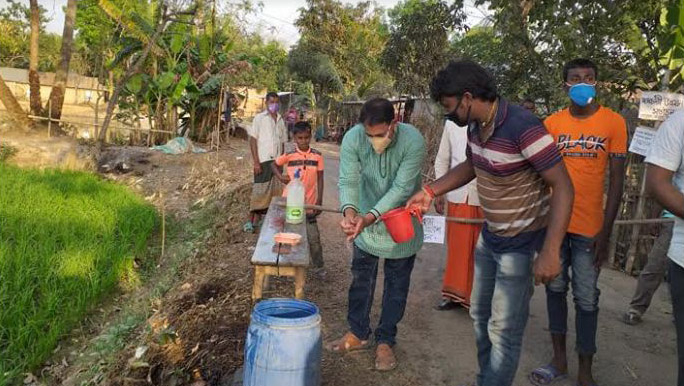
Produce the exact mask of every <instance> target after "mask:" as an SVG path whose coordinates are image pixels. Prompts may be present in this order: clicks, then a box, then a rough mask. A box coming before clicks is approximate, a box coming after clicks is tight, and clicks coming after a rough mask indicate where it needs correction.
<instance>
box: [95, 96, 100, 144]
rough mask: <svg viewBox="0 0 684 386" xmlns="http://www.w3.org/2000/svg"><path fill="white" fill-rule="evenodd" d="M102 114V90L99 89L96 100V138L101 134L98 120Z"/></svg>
mask: <svg viewBox="0 0 684 386" xmlns="http://www.w3.org/2000/svg"><path fill="white" fill-rule="evenodd" d="M99 112H100V88H99V87H98V89H97V98H95V138H97V137H98V134H100V128H99V126H98V124H97V118H98V115H99Z"/></svg>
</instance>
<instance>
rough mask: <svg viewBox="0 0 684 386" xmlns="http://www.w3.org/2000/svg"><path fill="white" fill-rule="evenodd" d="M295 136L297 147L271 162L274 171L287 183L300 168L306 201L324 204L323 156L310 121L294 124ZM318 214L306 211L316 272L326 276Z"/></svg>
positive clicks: (310, 210) (311, 252) (308, 233)
mask: <svg viewBox="0 0 684 386" xmlns="http://www.w3.org/2000/svg"><path fill="white" fill-rule="evenodd" d="M292 137H293V139H294V143H295V145H296V146H295V148H294V150H291V151H288V152H286V153H285V154H283V155H281V156H280V157H278V158H276V160H275V162H274V163H273V165H271V166H272V168H273V174H275V176H276V177H277V178H278V179H279V180H280V181H281V182H282V183H283V184H285V185H287V184H288V183H289V182H290V181H292V179H294V177H295V172H296V171H297V170H299V171H300V172H299V174H300V179H301V180H302V183H303V184H304V202H305V203H306V204H309V205H321V204H322V203H323V155H322V154H321V152H319V151H318V150H316V149H312V148H311V147H310V144H311V125H310V124H309V122H306V121H301V122H297V123H295V124H294V127H293V128H292ZM283 166H284V167H285V168H286V172H285V173H282V172H281V171H280V167H283ZM283 197H287V186H285V191H284V192H283ZM319 214H321V211H320V210H312V209H309V210H307V213H306V234H307V237H308V239H309V250H310V254H311V262H312V263H313V267H314V270H313V272H314V274H315V275H316V276H317V277H318V278H321V279H322V278H324V277H325V271H323V249H322V248H321V238H320V233H319V231H318V222H317V220H316V218H317V217H318V215H319Z"/></svg>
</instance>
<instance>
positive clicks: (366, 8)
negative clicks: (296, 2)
mask: <svg viewBox="0 0 684 386" xmlns="http://www.w3.org/2000/svg"><path fill="white" fill-rule="evenodd" d="M299 12H300V15H299V18H298V19H297V20H296V22H295V25H296V26H297V27H298V28H299V31H300V34H301V38H300V40H299V42H298V43H297V45H296V46H295V47H294V48H293V49H292V50H291V51H290V58H289V60H288V64H289V68H290V71H291V72H292V74H293V75H295V76H297V77H298V78H299V79H300V80H302V81H306V80H309V81H311V82H312V83H313V84H314V86H315V88H316V91H317V94H318V95H319V97H322V96H323V95H322V94H327V95H328V96H330V97H332V98H333V99H334V98H339V97H341V96H342V95H348V94H358V93H359V91H363V90H367V89H369V88H371V87H372V86H373V85H374V83H375V82H377V81H378V79H379V73H381V72H382V68H381V65H380V56H381V54H382V50H383V48H384V46H385V42H386V39H387V30H386V27H385V26H384V25H383V23H382V9H379V8H374V7H373V6H372V4H371V3H370V2H361V3H358V4H357V5H355V6H353V5H349V4H343V3H342V2H340V1H336V0H307V6H306V7H305V8H302V9H300V10H299ZM307 59H308V60H307ZM309 61H310V62H309ZM340 86H341V87H340Z"/></svg>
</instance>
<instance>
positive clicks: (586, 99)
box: [568, 83, 596, 107]
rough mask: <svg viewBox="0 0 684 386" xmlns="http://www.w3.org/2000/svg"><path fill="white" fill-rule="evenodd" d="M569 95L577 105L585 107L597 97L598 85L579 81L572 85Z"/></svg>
mask: <svg viewBox="0 0 684 386" xmlns="http://www.w3.org/2000/svg"><path fill="white" fill-rule="evenodd" d="M568 96H569V97H570V99H572V101H573V102H575V104H576V105H578V106H581V107H584V106H586V105H588V104H589V103H591V101H593V100H594V97H596V86H594V85H593V84H588V83H577V84H576V85H573V86H571V87H570V90H569V91H568Z"/></svg>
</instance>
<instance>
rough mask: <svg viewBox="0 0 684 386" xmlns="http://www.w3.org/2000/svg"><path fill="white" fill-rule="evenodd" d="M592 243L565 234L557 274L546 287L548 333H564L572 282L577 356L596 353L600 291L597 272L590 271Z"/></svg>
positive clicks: (591, 265)
mask: <svg viewBox="0 0 684 386" xmlns="http://www.w3.org/2000/svg"><path fill="white" fill-rule="evenodd" d="M595 256H596V253H595V251H594V239H592V238H589V237H585V236H581V235H577V234H574V233H568V234H566V235H565V239H564V240H563V244H562V246H561V273H560V275H558V277H556V278H555V279H553V281H552V282H551V283H549V284H548V285H547V286H546V308H547V312H548V314H549V331H550V332H551V333H552V334H563V335H565V334H566V333H567V331H568V303H567V293H568V286H569V284H570V283H571V282H572V295H573V299H574V302H575V311H576V314H575V333H576V339H577V340H576V342H575V349H576V350H577V352H578V353H580V354H594V353H596V326H597V324H598V303H599V294H600V291H599V289H598V287H597V286H596V284H597V283H598V277H599V272H600V271H599V270H598V269H596V268H595V267H594V258H595Z"/></svg>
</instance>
